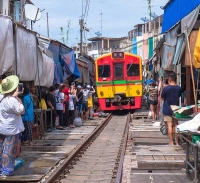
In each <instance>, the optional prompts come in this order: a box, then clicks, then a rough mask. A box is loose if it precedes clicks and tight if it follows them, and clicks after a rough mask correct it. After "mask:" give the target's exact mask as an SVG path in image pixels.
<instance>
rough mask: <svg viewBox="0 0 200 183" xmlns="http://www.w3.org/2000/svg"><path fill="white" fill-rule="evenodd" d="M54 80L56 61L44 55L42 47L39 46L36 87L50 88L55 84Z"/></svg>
mask: <svg viewBox="0 0 200 183" xmlns="http://www.w3.org/2000/svg"><path fill="white" fill-rule="evenodd" d="M38 72H39V73H38ZM53 80H54V61H53V59H52V58H50V57H48V56H47V55H46V54H45V53H44V49H43V48H42V47H40V46H38V70H37V75H36V78H35V86H39V85H40V86H45V87H50V86H52V84H53Z"/></svg>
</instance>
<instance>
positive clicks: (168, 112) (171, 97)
mask: <svg viewBox="0 0 200 183" xmlns="http://www.w3.org/2000/svg"><path fill="white" fill-rule="evenodd" d="M176 79H177V78H176V73H171V74H170V75H169V79H168V82H169V85H168V86H166V87H164V89H163V91H162V93H161V97H162V99H163V100H164V104H163V115H164V121H165V122H166V123H167V126H168V138H169V145H174V142H173V129H176V126H177V123H176V122H175V121H174V120H173V118H172V116H173V111H172V109H171V105H176V106H179V97H180V96H181V87H180V86H178V85H177V84H176ZM176 144H177V145H178V138H177V139H176Z"/></svg>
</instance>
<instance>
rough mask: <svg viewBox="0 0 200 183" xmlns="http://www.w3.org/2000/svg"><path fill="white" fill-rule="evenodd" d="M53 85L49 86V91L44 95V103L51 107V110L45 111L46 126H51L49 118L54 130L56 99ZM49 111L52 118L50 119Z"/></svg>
mask: <svg viewBox="0 0 200 183" xmlns="http://www.w3.org/2000/svg"><path fill="white" fill-rule="evenodd" d="M55 90H56V88H55V86H51V87H50V88H49V92H48V93H47V95H46V103H47V108H48V109H51V110H52V111H47V127H49V128H50V127H51V120H52V125H53V129H54V130H55V129H56V128H55V120H56V100H55V98H54V93H55ZM51 113H52V119H51Z"/></svg>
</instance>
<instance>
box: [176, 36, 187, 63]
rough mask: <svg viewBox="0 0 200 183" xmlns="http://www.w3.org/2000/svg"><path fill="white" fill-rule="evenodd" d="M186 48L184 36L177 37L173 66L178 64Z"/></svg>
mask: <svg viewBox="0 0 200 183" xmlns="http://www.w3.org/2000/svg"><path fill="white" fill-rule="evenodd" d="M185 46H186V38H185V34H180V35H178V40H177V45H176V51H175V55H174V61H173V64H174V65H176V64H179V63H180V60H181V58H182V55H183V52H184V50H185Z"/></svg>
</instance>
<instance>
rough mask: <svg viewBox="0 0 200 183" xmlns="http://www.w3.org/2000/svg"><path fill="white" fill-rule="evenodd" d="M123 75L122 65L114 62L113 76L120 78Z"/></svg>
mask: <svg viewBox="0 0 200 183" xmlns="http://www.w3.org/2000/svg"><path fill="white" fill-rule="evenodd" d="M122 76H123V65H122V64H115V78H121V77H122Z"/></svg>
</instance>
